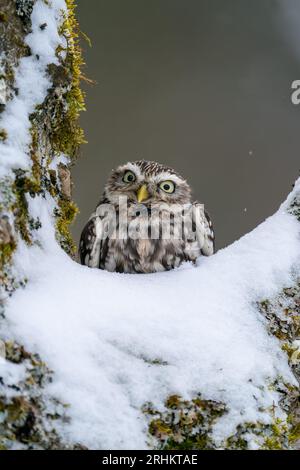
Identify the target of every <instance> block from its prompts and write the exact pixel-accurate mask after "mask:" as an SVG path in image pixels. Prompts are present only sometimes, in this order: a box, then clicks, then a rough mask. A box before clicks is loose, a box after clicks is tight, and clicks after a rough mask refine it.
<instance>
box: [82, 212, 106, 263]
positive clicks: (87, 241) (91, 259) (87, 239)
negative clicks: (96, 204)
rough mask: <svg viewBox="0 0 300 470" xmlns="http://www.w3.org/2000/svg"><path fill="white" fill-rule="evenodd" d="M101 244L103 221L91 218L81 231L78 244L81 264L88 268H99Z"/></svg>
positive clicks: (98, 218) (95, 217)
mask: <svg viewBox="0 0 300 470" xmlns="http://www.w3.org/2000/svg"><path fill="white" fill-rule="evenodd" d="M102 244H103V221H102V220H101V218H100V217H97V216H92V217H91V218H90V220H89V221H88V222H87V224H86V225H85V227H84V229H83V230H82V233H81V237H80V243H79V257H80V262H81V264H85V265H86V266H89V267H90V268H99V267H100V259H101V251H102Z"/></svg>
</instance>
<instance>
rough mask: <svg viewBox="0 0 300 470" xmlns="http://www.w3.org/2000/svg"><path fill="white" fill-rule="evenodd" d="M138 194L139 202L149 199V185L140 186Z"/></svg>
mask: <svg viewBox="0 0 300 470" xmlns="http://www.w3.org/2000/svg"><path fill="white" fill-rule="evenodd" d="M136 195H137V200H138V202H143V201H145V200H146V199H148V197H149V193H148V191H147V186H146V185H145V184H143V185H142V186H141V187H140V189H139V190H138V192H137V193H136Z"/></svg>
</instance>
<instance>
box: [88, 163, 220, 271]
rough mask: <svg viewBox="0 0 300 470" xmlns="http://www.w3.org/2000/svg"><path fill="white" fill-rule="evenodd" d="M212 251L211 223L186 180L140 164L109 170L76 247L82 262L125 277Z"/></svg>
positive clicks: (165, 267) (169, 170)
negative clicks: (103, 186) (98, 200)
mask: <svg viewBox="0 0 300 470" xmlns="http://www.w3.org/2000/svg"><path fill="white" fill-rule="evenodd" d="M213 253H214V232H213V228H212V223H211V221H210V218H209V216H208V214H207V212H206V211H205V210H204V207H203V205H202V204H200V203H198V202H192V201H191V189H190V187H189V185H188V184H187V182H186V181H185V180H184V179H183V178H182V177H181V176H180V175H179V174H178V173H177V172H176V171H174V170H172V168H169V167H166V166H164V165H161V164H160V163H156V162H149V161H145V160H140V161H136V162H130V163H127V164H125V165H122V166H119V167H118V168H117V169H116V170H113V171H112V174H111V175H110V177H109V179H108V181H107V184H106V186H105V189H104V193H103V196H102V198H101V200H100V202H99V204H98V205H97V207H96V210H95V211H94V213H93V214H92V215H91V217H90V219H89V221H88V222H87V224H86V226H85V227H84V229H83V231H82V234H81V239H80V245H79V256H80V261H81V264H84V265H87V266H89V267H93V268H100V269H106V270H107V271H116V272H124V273H153V272H158V271H166V270H170V269H173V268H175V267H178V266H179V265H180V264H181V263H182V262H183V261H192V262H195V261H196V260H197V258H198V257H199V256H200V255H205V256H210V255H212V254H213Z"/></svg>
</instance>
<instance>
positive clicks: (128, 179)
mask: <svg viewBox="0 0 300 470" xmlns="http://www.w3.org/2000/svg"><path fill="white" fill-rule="evenodd" d="M135 179H136V178H135V174H134V173H133V172H132V171H129V170H128V171H125V173H124V176H123V181H124V183H133V182H134V181H135Z"/></svg>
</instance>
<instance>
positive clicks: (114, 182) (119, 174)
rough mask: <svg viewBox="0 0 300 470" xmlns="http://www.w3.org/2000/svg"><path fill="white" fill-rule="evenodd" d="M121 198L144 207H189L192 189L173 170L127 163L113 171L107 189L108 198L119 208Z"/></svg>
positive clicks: (143, 163) (144, 164)
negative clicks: (161, 205)
mask: <svg viewBox="0 0 300 470" xmlns="http://www.w3.org/2000/svg"><path fill="white" fill-rule="evenodd" d="M120 196H126V197H127V198H128V201H129V202H130V203H139V204H145V205H152V204H159V203H166V204H188V203H189V202H190V200H191V189H190V187H189V185H188V184H187V182H186V181H185V180H184V179H183V178H182V177H181V176H180V175H179V174H178V173H177V172H176V171H175V170H173V169H172V168H169V167H166V166H164V165H162V164H160V163H157V162H149V161H146V160H139V161H136V162H128V163H126V164H125V165H121V166H119V167H118V168H117V169H115V170H113V171H112V174H111V175H110V177H109V179H108V182H107V184H106V187H105V197H106V198H107V199H108V201H109V202H111V203H112V204H118V202H119V198H120Z"/></svg>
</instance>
